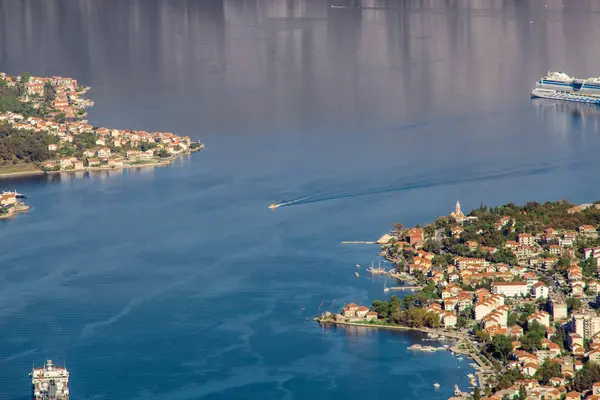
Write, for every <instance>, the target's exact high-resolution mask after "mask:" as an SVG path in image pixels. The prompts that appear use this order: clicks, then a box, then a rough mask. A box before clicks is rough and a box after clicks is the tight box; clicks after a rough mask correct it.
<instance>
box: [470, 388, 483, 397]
mask: <svg viewBox="0 0 600 400" xmlns="http://www.w3.org/2000/svg"><path fill="white" fill-rule="evenodd" d="M471 400H481V389H479V386H475V389H474V390H473V394H472V395H471Z"/></svg>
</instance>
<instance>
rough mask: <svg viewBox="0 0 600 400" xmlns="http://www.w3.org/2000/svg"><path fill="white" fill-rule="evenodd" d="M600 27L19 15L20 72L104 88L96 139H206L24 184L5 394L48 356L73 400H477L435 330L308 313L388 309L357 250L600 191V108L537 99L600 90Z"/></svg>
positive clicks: (5, 294)
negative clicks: (584, 81) (165, 158)
mask: <svg viewBox="0 0 600 400" xmlns="http://www.w3.org/2000/svg"><path fill="white" fill-rule="evenodd" d="M330 5H343V6H348V8H330V7H329V6H330ZM360 5H362V6H363V7H359V6H360ZM599 11H600V2H599V1H583V0H581V1H577V2H566V1H565V2H564V7H563V3H562V2H560V1H530V2H522V1H517V0H515V1H476V0H472V1H445V2H442V1H437V0H436V1H434V0H432V1H364V2H362V3H361V2H359V1H350V0H335V1H331V2H326V1H317V0H314V1H308V0H307V1H299V0H298V1H277V0H272V1H233V0H231V1H217V0H214V1H204V2H201V1H155V0H139V1H116V0H105V1H102V2H98V1H94V0H88V1H84V0H82V1H75V0H49V1H44V2H40V1H34V0H24V1H18V2H17V1H11V0H6V1H3V0H0V70H1V71H5V72H7V73H11V74H16V73H19V72H21V71H23V70H27V71H29V72H31V73H32V74H34V75H63V76H73V77H75V78H77V79H79V80H80V82H82V83H84V84H87V85H90V86H92V87H93V89H92V91H91V92H90V96H91V97H92V98H93V99H94V100H95V101H96V107H94V108H93V109H92V110H91V112H90V121H91V122H92V123H94V124H96V125H103V126H109V127H119V128H127V127H128V128H134V129H147V130H171V131H174V132H176V133H178V134H181V135H189V136H190V137H192V138H193V139H200V140H202V141H203V142H205V143H206V144H207V148H206V149H205V150H204V151H202V152H200V153H199V154H196V155H194V156H192V157H188V158H184V159H181V160H178V161H177V162H176V163H175V164H174V165H172V166H170V167H166V168H158V169H154V170H139V171H134V170H129V171H125V172H113V173H108V174H106V173H98V174H90V175H83V174H81V175H65V176H61V177H51V178H46V177H44V178H34V179H26V180H24V179H16V180H10V181H3V182H2V183H1V186H3V187H4V188H6V189H8V188H11V189H12V188H16V189H17V190H19V191H23V192H26V193H27V194H28V195H29V200H28V203H30V204H31V206H32V210H31V211H30V212H29V213H27V214H24V215H21V216H19V217H18V218H17V219H15V220H10V221H0V243H1V244H2V245H1V250H0V387H2V396H0V397H1V398H3V399H5V398H6V399H10V400H17V399H26V398H28V395H29V381H28V377H27V373H28V372H29V369H30V368H31V363H32V362H33V361H35V362H36V363H37V364H40V363H41V362H43V360H44V359H46V358H52V359H54V360H55V362H56V363H62V362H63V361H64V362H66V364H67V366H68V368H69V370H70V371H71V374H72V380H71V384H70V387H71V392H72V398H73V399H74V400H78V399H111V400H121V399H128V400H129V399H165V400H188V399H199V398H206V399H230V398H232V399H235V398H265V399H291V398H294V399H309V398H310V399H319V398H323V399H325V398H342V397H343V398H347V399H354V398H357V399H358V398H365V397H367V398H389V397H390V396H394V398H422V399H444V398H447V397H448V396H449V395H450V394H451V390H452V389H451V388H452V385H453V384H454V383H458V384H459V385H460V386H461V388H463V389H465V388H466V387H467V379H466V376H465V375H466V373H468V371H469V366H468V361H466V360H463V361H459V360H457V359H455V358H453V357H452V356H450V355H448V354H445V353H444V354H442V353H436V354H426V355H425V354H411V353H409V352H408V351H407V350H406V347H407V346H409V345H410V344H411V343H413V342H415V341H418V340H419V337H418V336H414V335H410V334H405V333H396V332H374V331H366V330H360V329H322V328H320V327H319V326H317V325H315V324H314V323H313V322H312V321H307V320H306V318H307V317H309V319H310V318H311V317H313V316H314V315H315V314H316V313H317V307H318V305H319V303H321V302H322V301H324V302H325V305H326V306H330V305H331V303H332V302H333V301H334V300H335V303H334V308H335V307H336V306H340V305H341V304H343V303H344V302H350V301H354V302H357V303H361V302H362V303H363V304H369V303H370V302H371V301H372V300H374V299H378V298H383V297H385V296H386V295H384V293H383V291H382V289H383V280H382V279H380V278H375V279H371V278H370V277H366V276H365V274H361V276H360V277H359V278H356V277H355V276H354V275H353V273H354V271H355V268H354V267H353V266H354V264H356V263H359V264H361V265H363V266H366V265H367V264H369V263H370V262H371V261H372V260H375V256H376V252H377V249H376V248H374V247H371V246H344V245H341V244H340V241H342V240H369V239H373V238H376V237H377V236H378V235H380V234H382V233H384V232H386V230H388V229H389V228H390V227H391V225H392V223H394V222H403V223H405V224H407V225H408V224H416V223H424V222H427V221H431V220H433V219H435V218H436V217H437V216H439V215H442V214H447V213H448V212H449V211H450V210H451V209H452V208H453V205H454V203H455V201H456V200H457V199H460V201H461V203H462V204H463V206H464V207H465V208H466V209H470V208H472V207H476V206H478V205H479V204H480V203H482V202H483V203H487V204H502V203H505V202H510V201H513V202H516V203H522V202H525V201H528V200H538V201H544V200H556V199H563V198H566V199H569V200H571V201H574V202H584V201H591V200H596V199H598V198H600V193H598V190H597V184H598V178H597V174H596V168H595V167H596V162H597V161H596V160H597V156H596V153H597V151H596V149H597V148H598V145H600V136H599V135H600V133H599V132H598V126H599V122H600V111H599V110H600V109H598V108H594V107H588V106H580V105H571V104H560V103H553V102H544V101H540V102H537V101H531V100H530V99H529V97H528V93H529V91H530V89H531V87H532V85H533V83H534V82H535V80H536V79H537V78H539V77H540V75H542V74H543V73H544V72H546V70H548V69H564V70H565V71H566V72H568V73H571V74H573V75H578V76H593V75H595V76H598V75H600V69H599V68H598V65H600V53H598V52H597V51H596V48H597V46H596V43H595V42H594V38H595V37H597V36H598V34H599V33H600V32H599V29H600V13H599ZM303 197H308V199H306V200H305V204H299V205H295V206H289V207H284V208H281V209H278V210H276V211H275V212H273V211H271V210H269V209H267V205H268V204H269V203H271V202H272V201H274V200H292V199H298V198H303ZM459 367H460V368H459ZM434 382H439V383H440V384H441V388H440V389H439V390H437V391H436V390H434V389H433V387H432V384H433V383H434Z"/></svg>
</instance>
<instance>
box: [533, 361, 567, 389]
mask: <svg viewBox="0 0 600 400" xmlns="http://www.w3.org/2000/svg"><path fill="white" fill-rule="evenodd" d="M559 376H561V372H560V364H559V363H556V362H552V361H548V360H547V361H545V362H544V363H543V364H542V365H541V366H540V368H539V369H538V370H537V371H536V373H535V379H537V380H538V381H539V382H540V383H541V384H542V385H547V384H548V383H550V379H552V378H554V377H559Z"/></svg>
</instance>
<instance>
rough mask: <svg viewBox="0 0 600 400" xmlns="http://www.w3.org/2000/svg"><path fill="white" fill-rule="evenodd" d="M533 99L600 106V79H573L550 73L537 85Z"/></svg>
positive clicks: (564, 75) (532, 93)
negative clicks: (539, 98)
mask: <svg viewBox="0 0 600 400" xmlns="http://www.w3.org/2000/svg"><path fill="white" fill-rule="evenodd" d="M531 96H532V97H541V98H544V99H554V100H564V101H576V102H580V103H591V104H600V78H588V79H578V78H572V77H570V76H569V75H567V74H565V73H564V72H562V71H560V72H548V73H547V74H546V76H544V77H542V78H541V79H540V80H539V81H537V82H536V83H535V88H533V90H532V91H531Z"/></svg>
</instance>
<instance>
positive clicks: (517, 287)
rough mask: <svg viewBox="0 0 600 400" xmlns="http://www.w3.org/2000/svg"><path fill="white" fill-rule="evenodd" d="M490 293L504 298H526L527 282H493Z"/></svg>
mask: <svg viewBox="0 0 600 400" xmlns="http://www.w3.org/2000/svg"><path fill="white" fill-rule="evenodd" d="M492 293H494V294H502V295H504V296H506V297H515V296H526V295H527V293H528V291H527V282H494V283H492Z"/></svg>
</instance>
